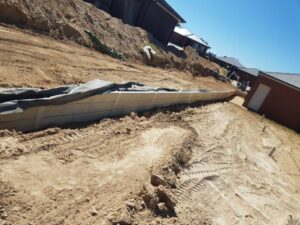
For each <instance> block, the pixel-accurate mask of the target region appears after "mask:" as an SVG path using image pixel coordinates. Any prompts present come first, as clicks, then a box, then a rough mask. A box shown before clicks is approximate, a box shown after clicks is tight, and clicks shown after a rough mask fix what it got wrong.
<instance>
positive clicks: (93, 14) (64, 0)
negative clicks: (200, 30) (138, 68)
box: [0, 0, 219, 75]
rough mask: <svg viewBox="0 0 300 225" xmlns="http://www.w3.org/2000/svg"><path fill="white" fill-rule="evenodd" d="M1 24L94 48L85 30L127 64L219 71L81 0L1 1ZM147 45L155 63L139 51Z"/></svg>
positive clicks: (202, 72)
mask: <svg viewBox="0 0 300 225" xmlns="http://www.w3.org/2000/svg"><path fill="white" fill-rule="evenodd" d="M0 22H3V23H5V24H13V25H16V26H18V27H21V28H25V29H30V30H33V31H34V32H37V33H42V34H46V35H49V36H51V37H53V38H55V39H59V40H65V41H66V40H68V41H73V42H76V43H77V44H80V45H83V46H86V47H93V48H95V46H93V43H92V42H91V40H90V39H89V37H88V36H87V34H85V33H84V30H85V29H88V30H90V31H91V32H93V34H95V35H96V36H97V37H98V38H99V39H100V40H101V41H102V42H103V43H104V44H106V45H107V46H108V47H110V48H112V49H115V50H117V51H119V52H122V53H124V56H125V58H126V59H128V60H130V61H135V62H142V63H146V64H150V65H152V66H158V67H163V68H177V69H181V70H189V71H191V72H192V73H193V74H195V75H213V74H215V72H219V66H218V65H217V64H215V63H212V62H210V61H208V60H206V59H204V58H201V57H199V56H197V55H196V54H195V52H193V50H191V49H188V50H187V51H185V52H184V53H183V54H182V57H179V56H177V55H178V54H173V53H172V52H171V51H170V49H168V48H166V47H165V46H163V45H161V44H160V43H159V42H157V41H156V40H155V39H154V38H153V37H152V36H151V35H150V34H148V33H147V32H146V31H144V30H142V29H140V28H137V27H133V26H129V25H126V24H124V23H122V21H120V20H119V19H116V18H113V17H111V16H110V15H109V14H107V13H106V12H104V11H102V10H99V9H97V8H96V7H94V6H93V5H91V4H88V3H85V2H83V1H82V0H72V1H69V0H60V1H57V0H49V1H46V0H23V1H17V0H0ZM146 45H149V46H152V47H153V49H154V50H155V51H156V53H157V55H156V56H155V59H154V60H151V61H148V60H146V59H145V57H143V53H142V52H141V49H142V48H143V47H144V46H146Z"/></svg>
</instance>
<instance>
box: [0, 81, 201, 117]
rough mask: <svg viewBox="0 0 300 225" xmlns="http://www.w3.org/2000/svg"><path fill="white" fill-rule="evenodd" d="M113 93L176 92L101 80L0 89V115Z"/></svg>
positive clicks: (133, 83)
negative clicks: (56, 85)
mask: <svg viewBox="0 0 300 225" xmlns="http://www.w3.org/2000/svg"><path fill="white" fill-rule="evenodd" d="M115 91H130V92H134V91H139V92H176V91H178V90H175V89H169V88H153V87H147V86H144V85H143V84H141V83H135V82H127V83H123V84H116V83H112V82H107V81H102V80H94V81H89V82H87V83H85V84H81V85H70V86H63V87H58V88H53V89H48V90H43V89H36V88H32V89H29V88H28V89H27V88H25V89H24V88H12V89H1V90H0V114H10V113H17V112H22V111H23V110H25V109H28V108H31V107H38V106H45V105H62V104H66V103H69V102H73V101H78V100H81V99H84V98H87V97H91V96H94V95H98V94H105V93H111V92H115ZM199 92H204V90H199Z"/></svg>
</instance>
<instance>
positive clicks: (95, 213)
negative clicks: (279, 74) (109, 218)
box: [90, 208, 98, 216]
mask: <svg viewBox="0 0 300 225" xmlns="http://www.w3.org/2000/svg"><path fill="white" fill-rule="evenodd" d="M90 213H91V215H92V216H97V215H98V210H97V209H96V208H92V209H91V211H90Z"/></svg>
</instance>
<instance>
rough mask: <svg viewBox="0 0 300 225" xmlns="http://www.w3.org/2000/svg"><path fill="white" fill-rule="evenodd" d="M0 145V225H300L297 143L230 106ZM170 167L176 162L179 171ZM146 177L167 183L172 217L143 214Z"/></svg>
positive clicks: (16, 138)
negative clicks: (177, 161)
mask: <svg viewBox="0 0 300 225" xmlns="http://www.w3.org/2000/svg"><path fill="white" fill-rule="evenodd" d="M0 143H1V144H0V157H1V160H0V190H1V191H0V216H1V218H2V220H3V221H2V223H1V225H2V224H6V225H7V224H13V225H21V224H22V225H25V224H26V225H28V224H31V225H38V224H47V225H52V224H53V225H54V224H70V225H71V224H72V225H74V224H221V225H223V224H253V225H254V224H274V225H275V224H276V225H288V224H296V222H297V221H298V220H299V219H300V214H299V212H300V185H299V184H300V182H299V176H300V164H299V162H300V151H299V150H300V139H299V135H297V134H296V133H294V132H292V131H290V130H288V129H285V128H283V127H281V126H279V125H277V124H274V123H273V122H271V121H269V120H267V119H264V118H263V117H261V116H258V115H256V114H254V113H250V112H247V111H246V110H245V109H244V108H242V107H240V106H237V105H234V104H233V103H217V104H211V105H206V106H202V107H196V108H191V107H189V108H182V109H180V110H179V111H178V109H177V112H171V111H168V110H167V111H163V112H160V111H157V112H152V113H151V114H149V113H146V114H145V115H139V116H137V115H134V114H133V115H131V116H126V117H123V118H119V119H106V120H103V121H101V122H98V123H95V124H92V125H88V126H85V125H83V126H82V127H81V128H80V127H77V128H68V129H67V128H65V129H61V128H52V129H48V130H45V131H40V132H34V133H29V134H21V133H19V134H18V133H15V132H7V131H6V132H5V131H2V133H1V139H0ZM272 149H275V151H274V152H273V154H272V155H270V152H271V150H272ZM189 151H190V155H182V153H184V154H186V152H189ZM176 160H181V161H184V163H183V164H182V165H181V166H180V167H179V170H178V168H177V171H176V170H175V169H174V168H173V167H172V165H174V162H175V161H176ZM162 171H168V174H169V175H166V173H164V172H162ZM153 173H157V174H162V177H164V178H162V179H166V180H167V181H168V182H167V183H168V184H163V182H161V183H162V184H163V185H165V186H167V188H168V189H169V191H170V192H171V193H172V195H173V196H174V199H175V200H174V201H175V202H176V203H177V204H176V206H175V208H174V213H175V215H176V216H174V214H167V216H164V215H163V214H157V212H155V211H152V210H150V209H148V208H147V207H146V206H145V202H146V200H145V198H144V200H143V198H142V197H141V193H142V191H141V190H142V189H143V185H144V186H145V185H150V177H151V174H153ZM170 174H171V176H170ZM170 177H171V178H170ZM170 180H171V181H170ZM171 184H172V185H171ZM152 188H153V187H152ZM155 188H157V189H159V188H161V186H159V187H155ZM1 213H2V214H1Z"/></svg>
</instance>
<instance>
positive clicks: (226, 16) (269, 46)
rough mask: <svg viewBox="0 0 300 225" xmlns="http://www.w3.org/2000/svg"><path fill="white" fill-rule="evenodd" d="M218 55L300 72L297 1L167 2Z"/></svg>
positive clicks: (299, 5)
mask: <svg viewBox="0 0 300 225" xmlns="http://www.w3.org/2000/svg"><path fill="white" fill-rule="evenodd" d="M168 2H169V3H170V5H172V7H173V8H174V9H175V10H176V11H177V12H179V14H180V15H181V16H182V17H183V18H184V19H185V20H186V21H187V23H186V24H184V26H186V27H187V28H189V29H190V30H191V31H192V32H193V33H195V34H196V35H198V36H200V37H202V38H203V39H204V40H206V41H207V42H208V43H209V45H210V46H211V47H212V49H211V50H210V51H211V52H213V53H215V54H217V55H219V56H232V57H236V58H238V59H239V60H240V62H241V63H242V64H243V65H245V66H246V67H253V68H258V69H261V70H265V71H274V72H290V73H300V0H168Z"/></svg>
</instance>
